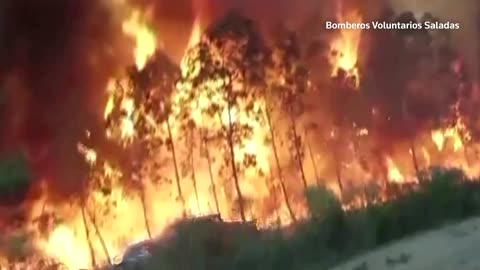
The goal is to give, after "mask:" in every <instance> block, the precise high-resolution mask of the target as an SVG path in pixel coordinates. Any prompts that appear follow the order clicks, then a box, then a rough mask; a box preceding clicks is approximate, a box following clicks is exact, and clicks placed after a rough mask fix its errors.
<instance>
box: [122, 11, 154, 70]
mask: <svg viewBox="0 0 480 270" xmlns="http://www.w3.org/2000/svg"><path fill="white" fill-rule="evenodd" d="M122 29H123V32H124V33H125V34H127V35H128V36H130V37H131V38H133V39H134V40H135V43H136V47H135V50H134V54H135V64H136V66H137V69H138V70H141V69H143V67H144V66H145V64H146V63H147V60H148V58H149V57H151V56H152V55H153V54H154V53H155V50H156V49H157V40H156V36H155V33H154V32H153V31H152V30H151V29H150V28H149V27H148V25H147V23H146V22H145V18H144V17H142V14H141V12H140V11H138V10H134V11H133V12H132V13H131V15H130V17H129V18H128V19H126V20H125V21H124V22H123V24H122Z"/></svg>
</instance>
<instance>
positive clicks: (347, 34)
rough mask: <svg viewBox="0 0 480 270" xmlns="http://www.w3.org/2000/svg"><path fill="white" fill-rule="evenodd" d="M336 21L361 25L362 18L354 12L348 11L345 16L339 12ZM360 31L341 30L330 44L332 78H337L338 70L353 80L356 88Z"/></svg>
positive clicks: (358, 79) (357, 82)
mask: <svg viewBox="0 0 480 270" xmlns="http://www.w3.org/2000/svg"><path fill="white" fill-rule="evenodd" d="M337 20H338V22H340V23H343V22H349V23H361V22H362V16H361V15H360V13H358V12H356V11H349V12H348V13H346V14H342V12H339V15H337ZM361 34H362V30H360V29H342V30H340V33H339V34H338V37H336V38H335V39H334V40H333V41H332V42H331V44H330V46H331V48H332V51H333V53H332V56H331V59H330V62H331V64H332V65H333V70H332V76H337V74H338V72H339V70H344V71H345V72H347V74H348V76H349V77H351V78H354V79H355V84H356V87H357V88H358V86H359V83H360V74H359V70H358V66H357V64H358V47H359V44H360V38H361Z"/></svg>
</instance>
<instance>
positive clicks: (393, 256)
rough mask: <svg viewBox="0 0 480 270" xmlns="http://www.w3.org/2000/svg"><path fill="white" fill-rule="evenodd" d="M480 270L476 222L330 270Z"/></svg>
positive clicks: (398, 244)
mask: <svg viewBox="0 0 480 270" xmlns="http://www.w3.org/2000/svg"><path fill="white" fill-rule="evenodd" d="M388 269H394V270H480V218H475V219H470V220H467V221H464V222H462V223H459V224H455V225H448V226H445V227H443V228H441V229H438V230H434V231H430V232H426V233H422V234H419V235H416V236H413V237H410V238H407V239H404V240H401V241H398V242H395V243H393V244H391V245H388V246H385V247H383V248H379V249H377V250H374V251H372V252H369V253H367V254H364V255H362V256H358V257H357V258H354V259H353V260H350V261H349V262H347V263H345V264H343V265H340V266H337V267H335V268H332V269H330V270H388Z"/></svg>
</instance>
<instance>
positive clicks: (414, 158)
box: [410, 139, 422, 181]
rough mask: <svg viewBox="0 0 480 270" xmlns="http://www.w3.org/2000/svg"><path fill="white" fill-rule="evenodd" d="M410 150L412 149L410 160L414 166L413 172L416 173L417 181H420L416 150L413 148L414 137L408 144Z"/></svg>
mask: <svg viewBox="0 0 480 270" xmlns="http://www.w3.org/2000/svg"><path fill="white" fill-rule="evenodd" d="M410 151H412V162H413V167H414V168H415V174H416V175H417V181H421V180H422V179H421V175H420V167H419V166H418V159H417V151H416V148H415V139H412V141H411V145H410Z"/></svg>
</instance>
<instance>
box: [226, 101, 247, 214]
mask: <svg viewBox="0 0 480 270" xmlns="http://www.w3.org/2000/svg"><path fill="white" fill-rule="evenodd" d="M227 103H228V105H227V106H228V134H227V142H228V147H229V150H230V159H231V166H232V174H233V181H234V184H235V189H236V191H237V196H238V206H239V208H240V217H241V219H242V221H243V222H246V221H247V218H246V216H245V205H244V201H243V195H242V190H241V188H240V182H239V179H238V174H237V166H236V164H235V149H234V143H233V132H234V130H233V128H234V126H233V122H232V113H231V105H230V100H228V101H227Z"/></svg>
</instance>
